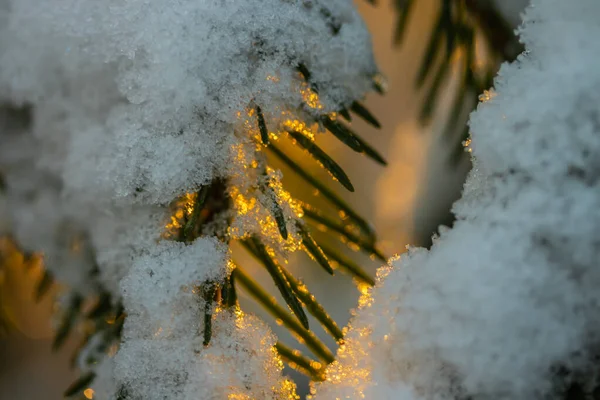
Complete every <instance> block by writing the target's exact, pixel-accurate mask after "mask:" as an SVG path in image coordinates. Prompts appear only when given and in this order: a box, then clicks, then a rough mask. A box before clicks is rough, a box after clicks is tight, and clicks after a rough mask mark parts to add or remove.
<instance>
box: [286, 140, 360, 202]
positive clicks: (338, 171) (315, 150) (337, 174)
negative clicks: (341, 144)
mask: <svg viewBox="0 0 600 400" xmlns="http://www.w3.org/2000/svg"><path fill="white" fill-rule="evenodd" d="M287 132H288V133H289V135H290V136H291V137H292V139H293V140H294V142H295V143H296V144H298V146H300V147H302V148H303V149H305V150H306V151H308V152H309V153H310V155H311V156H312V157H313V158H314V159H315V160H317V161H318V162H319V163H320V164H321V165H322V166H323V168H325V169H326V170H327V171H329V173H330V174H331V175H332V176H333V177H334V178H335V179H336V180H337V181H338V182H340V183H341V184H342V186H344V187H345V188H346V189H348V190H349V191H350V192H354V186H352V182H350V178H348V175H346V173H345V172H344V170H343V169H342V167H340V166H339V165H338V164H337V163H336V162H335V161H333V159H332V158H331V157H329V156H328V155H327V153H326V152H324V151H323V150H322V149H321V148H320V147H319V146H317V145H316V144H315V142H313V141H312V140H311V139H310V138H308V137H306V136H304V135H303V134H302V133H300V132H296V131H293V130H288V131H287Z"/></svg>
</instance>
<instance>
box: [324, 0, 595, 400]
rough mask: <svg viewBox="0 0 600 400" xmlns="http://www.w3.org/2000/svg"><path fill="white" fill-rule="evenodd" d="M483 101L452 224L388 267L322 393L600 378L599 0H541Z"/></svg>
mask: <svg viewBox="0 0 600 400" xmlns="http://www.w3.org/2000/svg"><path fill="white" fill-rule="evenodd" d="M532 3H533V4H532V6H530V7H529V8H528V9H527V11H526V14H525V16H524V24H523V26H522V28H521V29H520V35H521V39H522V40H523V42H524V43H525V45H526V48H527V51H526V52H525V53H524V54H523V55H522V56H521V57H519V59H518V60H517V61H516V62H515V63H513V64H511V65H504V66H503V67H502V69H501V70H500V72H499V76H498V78H497V79H496V81H495V91H493V92H490V93H488V95H487V96H485V97H486V98H487V101H486V102H483V103H482V104H480V105H479V108H478V110H477V111H476V112H475V113H474V114H473V115H472V117H471V121H470V125H471V130H472V136H473V141H472V151H473V156H474V169H473V171H472V172H471V174H470V176H469V178H468V180H467V182H466V184H465V188H464V193H463V198H462V199H461V200H460V201H458V202H457V203H456V205H455V206H454V211H455V213H456V215H457V218H458V220H457V222H456V223H455V226H454V227H453V228H452V229H451V230H450V229H443V230H442V231H441V232H440V237H439V238H437V239H436V240H435V243H434V245H433V247H432V249H431V250H430V251H427V250H424V249H410V250H409V252H408V253H407V254H405V255H403V256H401V257H400V258H399V259H397V260H395V261H393V262H392V264H391V265H390V266H388V267H384V268H383V269H382V270H381V271H380V276H379V283H378V285H377V287H376V288H374V289H373V290H372V292H371V293H370V294H369V295H368V296H366V297H365V298H364V299H363V300H362V302H361V303H362V304H363V305H362V307H361V309H359V310H358V311H357V315H356V317H355V318H354V320H353V322H352V323H351V329H350V330H349V333H348V336H347V338H346V339H345V344H344V345H343V346H342V347H341V348H340V350H339V352H338V361H336V362H335V363H334V364H332V365H331V366H330V367H329V370H328V374H329V375H328V379H327V381H326V382H325V383H323V384H320V385H317V387H316V395H315V396H314V399H316V400H323V399H344V398H345V399H358V398H367V399H394V400H409V399H410V400H413V399H424V400H425V399H427V400H429V399H440V400H442V399H465V398H472V399H494V400H499V399H507V400H508V399H510V400H530V399H555V398H556V399H559V398H564V397H562V396H563V395H564V393H565V391H566V390H567V388H568V387H569V386H571V385H572V384H573V383H574V382H577V384H578V385H579V386H578V387H579V388H580V389H581V391H582V392H584V393H588V394H589V393H591V391H592V390H593V388H594V386H595V385H597V382H596V379H595V377H596V376H597V365H595V363H597V355H598V338H599V334H600V331H599V330H600V321H599V314H598V304H600V292H599V291H598V287H599V286H600V269H599V266H598V259H599V255H600V254H599V253H600V241H599V239H598V238H600V181H599V179H598V178H599V177H600V162H599V160H600V106H599V104H600V68H599V64H600V42H599V41H598V37H600V25H598V18H599V17H600V2H598V1H597V0H574V1H569V2H565V1H561V0H534V1H533V2H532Z"/></svg>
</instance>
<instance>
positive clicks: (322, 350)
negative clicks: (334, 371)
mask: <svg viewBox="0 0 600 400" xmlns="http://www.w3.org/2000/svg"><path fill="white" fill-rule="evenodd" d="M232 275H233V276H234V278H235V281H236V282H237V283H239V284H240V285H241V286H242V287H243V288H244V289H245V290H246V292H248V294H250V295H251V296H252V297H254V299H255V300H256V301H258V302H259V303H260V304H261V305H262V306H263V307H264V308H265V309H266V310H267V311H268V312H269V313H270V314H271V315H272V316H273V317H275V318H276V319H277V320H279V321H281V322H282V324H283V325H284V326H286V327H287V328H288V329H290V331H292V332H293V333H294V334H295V335H297V338H299V341H300V342H301V343H304V344H306V346H307V347H308V348H309V349H310V351H311V352H313V353H314V354H315V355H316V356H317V357H319V358H320V359H321V360H323V361H324V362H326V363H327V364H329V363H332V362H333V361H334V360H335V358H334V355H333V353H332V352H331V351H330V350H329V349H328V348H327V346H325V344H323V343H322V342H321V341H320V340H319V339H318V338H317V337H316V336H315V334H314V333H312V332H311V331H309V330H307V329H306V328H304V327H303V326H302V325H301V324H300V323H299V322H298V320H297V319H296V318H294V317H292V315H291V314H290V313H289V312H287V311H286V310H285V309H284V308H283V307H281V306H280V305H279V304H277V300H275V297H273V296H271V295H270V294H269V293H268V292H266V291H265V290H264V289H263V288H261V287H260V286H259V285H258V284H257V283H256V282H254V280H252V278H250V276H248V275H247V274H246V273H245V272H244V271H243V270H242V269H241V268H240V267H239V266H236V268H235V269H234V270H233V272H232Z"/></svg>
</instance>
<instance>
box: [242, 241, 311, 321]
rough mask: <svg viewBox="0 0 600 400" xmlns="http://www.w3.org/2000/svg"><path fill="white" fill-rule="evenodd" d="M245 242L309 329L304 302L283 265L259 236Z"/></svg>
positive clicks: (291, 308) (295, 313) (289, 305)
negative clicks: (299, 297) (271, 253)
mask: <svg viewBox="0 0 600 400" xmlns="http://www.w3.org/2000/svg"><path fill="white" fill-rule="evenodd" d="M243 244H244V247H246V249H247V250H248V251H250V252H251V253H252V254H253V255H254V256H256V257H257V258H258V259H259V260H260V261H261V263H262V264H263V265H264V266H265V268H266V269H267V272H269V275H271V278H273V282H274V283H275V286H277V289H278V290H279V293H281V297H283V300H285V302H286V304H287V305H288V307H289V308H290V310H292V312H293V313H294V315H296V317H297V318H298V320H299V321H300V322H301V323H302V326H303V327H304V328H305V329H308V318H307V317H306V314H305V313H304V309H303V308H302V304H301V303H300V301H299V300H298V298H297V297H296V295H295V294H294V292H293V290H292V288H291V285H290V283H289V282H288V280H287V279H286V277H285V274H284V273H283V272H282V270H283V267H281V266H280V265H278V264H277V263H276V261H275V260H274V259H273V258H272V257H271V256H270V255H269V252H268V251H267V249H266V248H265V246H264V244H262V243H261V241H260V240H259V239H258V238H256V237H253V238H251V239H249V240H247V241H245V242H243Z"/></svg>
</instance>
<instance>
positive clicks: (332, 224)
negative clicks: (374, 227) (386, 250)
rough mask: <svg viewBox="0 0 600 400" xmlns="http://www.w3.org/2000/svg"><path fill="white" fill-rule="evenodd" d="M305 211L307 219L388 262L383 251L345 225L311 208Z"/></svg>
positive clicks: (305, 208)
mask: <svg viewBox="0 0 600 400" xmlns="http://www.w3.org/2000/svg"><path fill="white" fill-rule="evenodd" d="M303 210H304V215H305V216H306V217H307V218H309V219H312V220H313V221H315V222H317V223H319V224H322V225H323V226H325V227H326V228H329V229H331V230H333V231H335V232H337V233H339V234H340V235H342V236H343V237H344V238H346V239H347V240H348V241H350V242H351V243H354V244H356V245H357V246H359V247H360V248H361V249H362V250H364V251H366V252H369V253H370V254H373V255H374V256H376V257H377V258H378V259H380V260H381V261H383V262H385V261H386V260H387V258H386V257H385V256H384V255H383V253H381V251H380V250H378V249H377V248H376V247H375V246H374V244H373V243H371V242H370V241H365V240H364V239H363V238H361V237H359V236H357V235H356V234H354V233H352V232H351V231H349V230H348V228H347V226H345V225H343V224H341V223H339V222H338V221H335V220H333V219H331V218H329V217H326V216H325V215H323V214H321V213H319V212H317V211H316V210H314V209H312V208H311V207H308V206H307V205H304V207H303Z"/></svg>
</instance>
